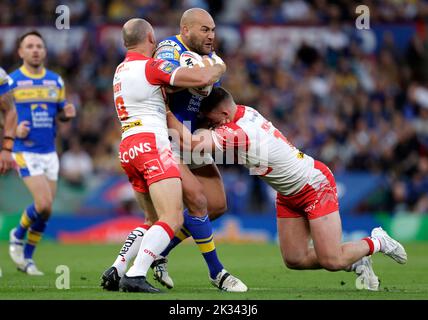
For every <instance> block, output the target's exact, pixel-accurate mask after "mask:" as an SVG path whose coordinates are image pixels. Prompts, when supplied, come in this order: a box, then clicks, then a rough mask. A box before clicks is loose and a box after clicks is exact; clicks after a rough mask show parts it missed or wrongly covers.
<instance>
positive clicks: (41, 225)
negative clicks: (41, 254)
mask: <svg viewBox="0 0 428 320" xmlns="http://www.w3.org/2000/svg"><path fill="white" fill-rule="evenodd" d="M46 225H47V222H46V220H44V219H43V218H42V217H40V218H38V219H37V220H36V221H35V222H34V223H33V224H32V225H31V228H30V230H28V240H27V243H26V244H25V246H24V258H25V259H33V254H34V250H35V249H36V246H37V244H38V243H39V241H40V240H41V239H42V236H43V232H44V231H45V229H46Z"/></svg>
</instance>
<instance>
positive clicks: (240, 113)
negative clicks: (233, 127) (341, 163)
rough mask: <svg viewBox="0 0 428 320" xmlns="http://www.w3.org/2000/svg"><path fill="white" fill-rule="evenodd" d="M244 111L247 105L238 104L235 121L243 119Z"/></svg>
mask: <svg viewBox="0 0 428 320" xmlns="http://www.w3.org/2000/svg"><path fill="white" fill-rule="evenodd" d="M244 113H245V107H244V106H242V105H237V106H236V113H235V116H234V117H233V122H237V121H238V120H239V119H241V118H242V117H243V116H244Z"/></svg>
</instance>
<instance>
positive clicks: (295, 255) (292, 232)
mask: <svg viewBox="0 0 428 320" xmlns="http://www.w3.org/2000/svg"><path fill="white" fill-rule="evenodd" d="M277 226H278V237H279V246H280V249H281V254H282V258H283V260H284V263H285V265H286V266H287V267H288V268H290V269H298V270H301V269H321V268H322V266H321V265H320V264H319V263H318V258H317V256H316V254H315V250H314V248H310V247H309V240H310V230H309V223H308V220H307V219H305V218H303V217H302V218H278V219H277Z"/></svg>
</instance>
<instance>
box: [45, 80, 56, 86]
mask: <svg viewBox="0 0 428 320" xmlns="http://www.w3.org/2000/svg"><path fill="white" fill-rule="evenodd" d="M42 83H43V85H44V86H56V81H55V80H43V81H42Z"/></svg>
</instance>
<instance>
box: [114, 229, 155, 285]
mask: <svg viewBox="0 0 428 320" xmlns="http://www.w3.org/2000/svg"><path fill="white" fill-rule="evenodd" d="M148 228H149V226H148V225H142V226H141V227H138V228H135V229H134V230H132V231H131V232H130V233H129V234H128V237H127V238H126V240H125V243H124V244H123V246H122V249H120V251H119V255H118V256H117V258H116V260H115V261H114V263H113V267H116V269H117V273H118V274H119V277H123V275H124V274H125V272H126V269H128V263H129V262H130V261H131V260H132V259H133V258H135V256H136V255H137V253H138V249H140V246H141V241H143V236H144V234H145V233H146V232H147V229H148Z"/></svg>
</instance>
